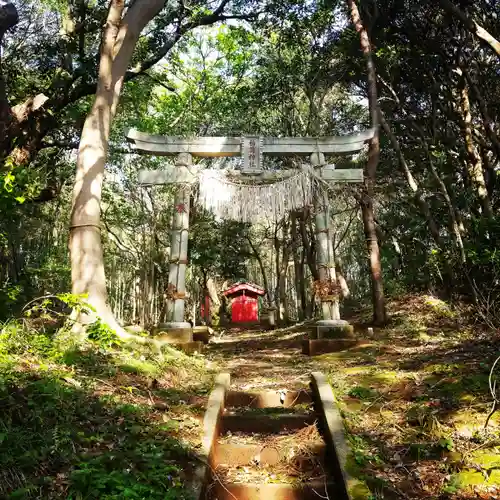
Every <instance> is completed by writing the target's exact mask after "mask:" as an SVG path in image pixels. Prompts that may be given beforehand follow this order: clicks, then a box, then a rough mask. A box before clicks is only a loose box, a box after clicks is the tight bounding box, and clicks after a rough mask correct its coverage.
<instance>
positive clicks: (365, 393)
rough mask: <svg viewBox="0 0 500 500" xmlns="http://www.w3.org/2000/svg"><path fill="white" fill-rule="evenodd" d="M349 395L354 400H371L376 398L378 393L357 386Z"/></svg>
mask: <svg viewBox="0 0 500 500" xmlns="http://www.w3.org/2000/svg"><path fill="white" fill-rule="evenodd" d="M348 394H349V396H351V397H353V398H358V399H370V398H373V397H375V396H376V394H377V393H376V392H375V391H374V390H373V389H370V388H369V387H363V386H357V387H353V388H352V389H351V390H350V391H349V392H348Z"/></svg>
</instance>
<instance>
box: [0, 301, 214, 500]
mask: <svg viewBox="0 0 500 500" xmlns="http://www.w3.org/2000/svg"><path fill="white" fill-rule="evenodd" d="M47 308H48V307H47V304H46V305H45V308H44V309H45V310H44V312H43V314H38V313H39V311H38V313H37V314H31V315H30V314H28V315H25V316H24V317H23V318H22V319H20V320H17V321H14V320H12V321H9V322H7V323H5V324H3V325H2V326H1V328H0V498H13V499H14V498H22V499H25V498H26V499H27V498H68V499H74V500H76V499H94V498H95V499H98V498H99V499H106V500H108V499H122V498H129V499H145V498H148V499H163V500H174V499H188V498H191V495H192V494H191V493H190V488H189V483H190V479H191V477H190V470H192V469H193V467H194V466H195V465H196V463H197V458H196V450H195V449H194V446H195V443H196V439H195V438H196V437H197V434H196V432H197V422H196V421H195V418H194V417H193V415H195V416H196V415H197V412H198V409H197V407H190V408H188V415H189V417H186V418H187V420H188V421H189V419H191V420H193V421H195V423H191V427H192V433H194V436H193V439H192V440H191V442H190V441H189V432H188V433H186V432H181V431H184V430H185V429H184V428H183V425H184V424H182V425H181V424H180V423H179V421H180V420H184V417H183V418H182V419H180V418H179V414H178V412H179V411H183V409H182V404H184V405H188V403H187V401H186V400H187V399H188V396H189V395H194V396H198V397H200V398H202V397H204V395H205V394H206V393H207V391H208V389H209V385H210V376H209V374H208V373H207V371H206V369H205V363H204V362H203V360H202V359H201V358H193V357H188V356H186V355H184V354H182V353H178V354H177V355H176V356H168V355H167V356H164V357H163V358H162V359H161V360H160V359H159V358H158V357H156V356H155V354H154V353H152V352H150V351H149V350H148V348H147V347H141V348H138V347H136V346H130V345H128V344H122V343H121V342H120V340H119V339H118V338H117V337H116V335H115V334H114V332H113V331H112V330H110V329H109V328H108V327H107V326H105V325H103V324H101V323H99V322H97V323H95V324H94V325H93V326H92V328H91V329H90V331H89V335H88V339H87V340H85V341H76V340H75V339H74V338H73V337H72V335H71V332H70V329H69V325H68V322H67V321H66V320H65V319H64V318H63V319H64V320H63V321H60V320H61V319H62V316H57V317H55V316H54V315H53V314H48V313H47V311H46V309H47ZM34 316H36V317H34ZM179 386H181V387H183V391H184V392H183V391H181V390H179V389H178V387H179ZM170 393H172V394H173V395H175V397H172V398H170V399H169V394H170ZM179 394H181V395H180V396H179ZM186 436H188V438H187V439H186Z"/></svg>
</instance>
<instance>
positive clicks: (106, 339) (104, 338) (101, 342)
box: [87, 319, 121, 347]
mask: <svg viewBox="0 0 500 500" xmlns="http://www.w3.org/2000/svg"><path fill="white" fill-rule="evenodd" d="M87 337H88V339H89V340H90V341H92V342H94V343H95V344H97V345H98V346H101V347H113V346H118V345H120V343H121V341H120V339H119V337H118V336H117V335H116V332H115V331H114V330H113V329H111V328H110V327H109V326H108V325H107V324H106V323H103V322H102V321H101V320H99V319H98V320H97V321H94V322H93V323H92V324H90V325H89V326H88V327H87Z"/></svg>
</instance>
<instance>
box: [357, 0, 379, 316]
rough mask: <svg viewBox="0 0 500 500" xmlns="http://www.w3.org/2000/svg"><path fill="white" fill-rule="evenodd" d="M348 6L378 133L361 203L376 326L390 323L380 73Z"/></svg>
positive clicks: (370, 151)
mask: <svg viewBox="0 0 500 500" xmlns="http://www.w3.org/2000/svg"><path fill="white" fill-rule="evenodd" d="M348 5H349V10H350V12H351V18H352V22H353V24H354V26H355V28H356V31H357V32H358V33H359V37H360V40H361V50H362V52H363V55H364V57H365V60H366V69H367V72H368V105H369V108H370V117H371V123H372V127H374V128H375V133H374V136H373V138H372V140H371V141H370V145H369V149H368V162H367V164H366V168H365V172H366V176H365V182H364V189H363V192H362V194H361V199H360V203H361V213H362V216H363V226H364V230H365V238H366V245H367V248H368V258H369V265H370V272H371V284H372V298H373V321H374V323H375V324H379V325H383V324H385V323H386V321H387V312H386V307H385V296H384V282H383V276H382V263H381V260H380V248H379V244H378V238H377V231H376V225H375V215H374V207H373V197H374V185H375V182H376V174H377V166H378V163H379V158H380V138H379V106H378V98H377V74H376V71H375V63H374V61H373V55H372V47H371V42H370V38H369V35H368V30H367V28H366V26H365V25H364V24H363V21H362V19H361V16H360V14H359V9H358V6H357V4H356V2H355V0H348Z"/></svg>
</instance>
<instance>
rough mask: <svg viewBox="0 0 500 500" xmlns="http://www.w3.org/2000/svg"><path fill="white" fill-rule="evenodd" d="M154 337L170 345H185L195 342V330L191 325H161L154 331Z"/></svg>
mask: <svg viewBox="0 0 500 500" xmlns="http://www.w3.org/2000/svg"><path fill="white" fill-rule="evenodd" d="M153 336H154V337H157V338H159V339H161V340H164V341H165V342H167V343H168V344H183V343H185V342H192V341H193V329H192V328H191V325H190V324H189V323H184V322H183V323H174V322H172V323H160V324H159V325H158V326H157V327H156V328H154V329H153Z"/></svg>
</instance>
